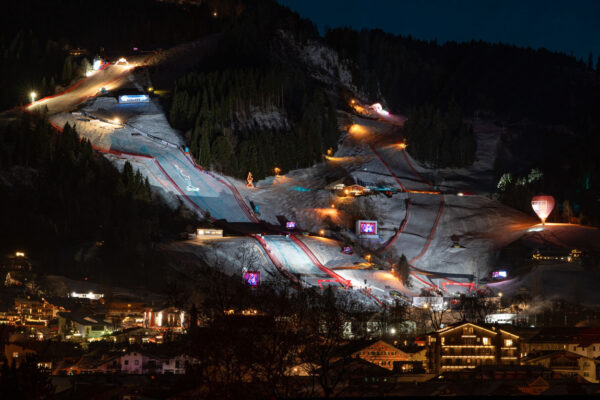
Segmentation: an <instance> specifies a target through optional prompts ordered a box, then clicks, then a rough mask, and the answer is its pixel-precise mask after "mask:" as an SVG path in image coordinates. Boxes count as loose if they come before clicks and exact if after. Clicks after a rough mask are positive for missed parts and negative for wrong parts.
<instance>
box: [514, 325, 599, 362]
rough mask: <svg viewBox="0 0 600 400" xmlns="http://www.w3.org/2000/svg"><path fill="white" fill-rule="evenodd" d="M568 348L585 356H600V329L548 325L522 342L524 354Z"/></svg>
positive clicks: (530, 354) (529, 354)
mask: <svg viewBox="0 0 600 400" xmlns="http://www.w3.org/2000/svg"><path fill="white" fill-rule="evenodd" d="M562 350H567V351H570V352H571V353H576V354H579V355H581V356H584V357H589V358H598V357H600V329H599V328H588V327H547V328H542V329H540V331H539V332H538V333H537V334H536V335H534V336H532V337H531V338H529V339H527V340H523V341H522V342H521V353H522V356H523V357H525V356H534V355H536V354H538V353H541V352H549V351H562Z"/></svg>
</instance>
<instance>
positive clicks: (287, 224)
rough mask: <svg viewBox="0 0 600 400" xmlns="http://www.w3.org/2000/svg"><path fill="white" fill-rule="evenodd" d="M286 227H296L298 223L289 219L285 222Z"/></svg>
mask: <svg viewBox="0 0 600 400" xmlns="http://www.w3.org/2000/svg"><path fill="white" fill-rule="evenodd" d="M285 227H286V228H287V229H295V228H296V223H295V222H293V221H288V222H286V223H285Z"/></svg>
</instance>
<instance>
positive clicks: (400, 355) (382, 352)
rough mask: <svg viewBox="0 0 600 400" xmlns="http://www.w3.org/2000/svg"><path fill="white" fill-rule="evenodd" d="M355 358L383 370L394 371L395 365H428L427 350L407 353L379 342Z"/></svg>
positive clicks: (368, 346)
mask: <svg viewBox="0 0 600 400" xmlns="http://www.w3.org/2000/svg"><path fill="white" fill-rule="evenodd" d="M352 357H354V358H361V359H363V360H365V361H368V362H370V363H372V364H375V365H377V366H380V367H382V368H386V369H389V370H390V371H391V370H393V369H394V364H396V365H398V364H406V365H412V364H413V363H415V362H416V363H420V364H421V365H424V364H426V360H427V350H426V349H419V350H418V351H416V352H407V351H403V350H401V349H399V348H398V347H396V346H394V345H392V344H390V343H387V342H386V341H384V340H378V341H376V342H374V343H372V344H370V345H367V346H366V347H363V348H362V349H360V350H358V351H355V352H354V353H353V354H352Z"/></svg>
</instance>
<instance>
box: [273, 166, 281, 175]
mask: <svg viewBox="0 0 600 400" xmlns="http://www.w3.org/2000/svg"><path fill="white" fill-rule="evenodd" d="M273 172H275V176H279V173H280V172H281V168H279V167H275V168H273Z"/></svg>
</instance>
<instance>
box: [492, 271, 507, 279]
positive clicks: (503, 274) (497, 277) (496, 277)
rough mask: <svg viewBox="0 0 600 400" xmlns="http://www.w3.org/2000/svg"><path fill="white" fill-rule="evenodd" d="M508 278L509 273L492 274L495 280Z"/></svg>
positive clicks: (496, 272) (495, 272)
mask: <svg viewBox="0 0 600 400" xmlns="http://www.w3.org/2000/svg"><path fill="white" fill-rule="evenodd" d="M506 277H508V273H507V272H506V271H494V272H492V278H494V279H504V278H506Z"/></svg>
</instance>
